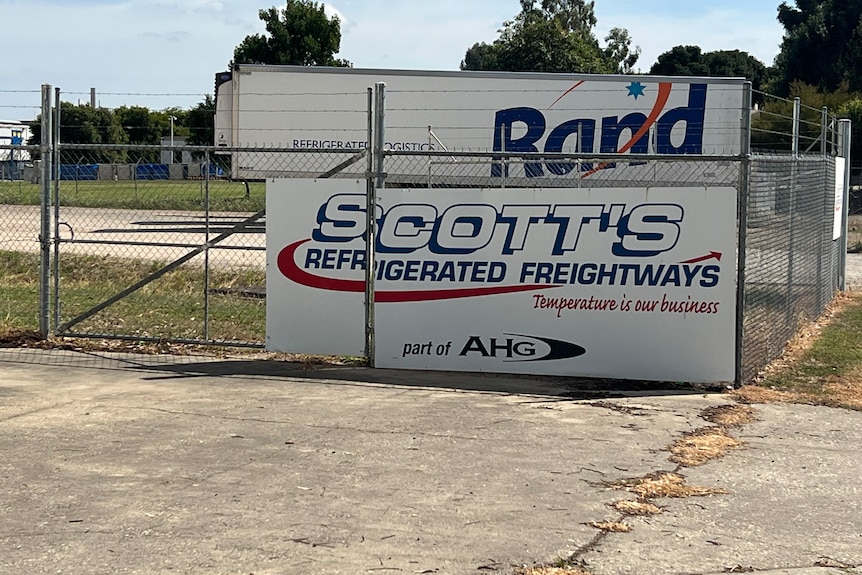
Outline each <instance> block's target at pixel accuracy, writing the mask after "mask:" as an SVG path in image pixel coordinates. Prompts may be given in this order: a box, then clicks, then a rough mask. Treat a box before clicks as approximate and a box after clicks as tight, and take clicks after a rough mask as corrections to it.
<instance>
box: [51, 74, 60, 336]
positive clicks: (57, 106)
mask: <svg viewBox="0 0 862 575" xmlns="http://www.w3.org/2000/svg"><path fill="white" fill-rule="evenodd" d="M54 165H56V166H59V165H60V88H55V89H54ZM53 274H54V333H55V334H56V332H57V326H59V325H60V178H56V179H55V180H54V268H53Z"/></svg>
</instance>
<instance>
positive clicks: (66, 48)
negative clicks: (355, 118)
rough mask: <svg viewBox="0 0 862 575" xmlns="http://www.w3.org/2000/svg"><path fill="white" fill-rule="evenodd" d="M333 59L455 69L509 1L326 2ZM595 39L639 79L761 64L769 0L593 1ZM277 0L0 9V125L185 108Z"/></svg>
mask: <svg viewBox="0 0 862 575" xmlns="http://www.w3.org/2000/svg"><path fill="white" fill-rule="evenodd" d="M325 4H326V9H327V11H328V12H329V13H331V14H338V15H339V17H340V19H341V22H342V27H341V30H342V39H341V52H340V53H339V57H341V58H346V59H347V60H349V61H350V62H352V63H353V66H354V67H356V68H387V69H411V70H457V69H458V66H459V64H460V63H461V59H462V58H463V57H464V53H465V52H466V50H467V48H469V47H470V46H472V45H473V44H474V43H476V42H492V41H493V40H494V39H496V38H497V36H498V30H499V29H500V27H501V26H502V24H503V22H504V21H506V20H509V19H511V18H512V17H513V16H515V15H516V14H517V13H518V11H519V9H520V7H519V2H518V0H331V2H326V3H325ZM595 4H596V17H597V19H598V25H597V26H596V29H595V34H596V36H597V37H598V38H599V39H600V40H601V39H603V38H604V37H605V35H606V34H607V32H608V30H610V29H611V28H614V27H622V28H627V29H628V30H629V32H630V33H631V36H632V38H633V43H634V45H636V46H639V47H640V48H641V50H642V54H641V57H640V59H639V61H638V64H637V65H636V68H639V69H640V70H641V71H643V72H647V71H649V68H650V67H651V66H652V64H653V63H654V62H655V61H656V59H657V57H658V56H659V55H660V54H661V53H663V52H666V51H667V50H669V49H670V48H672V47H673V46H676V45H681V44H692V45H697V46H700V47H701V48H702V49H703V50H704V51H712V50H734V49H738V50H743V51H746V52H749V53H750V54H752V55H753V56H755V57H757V58H758V59H759V60H761V61H762V62H764V63H765V64H767V65H770V64H772V62H773V60H774V58H775V55H776V54H777V53H778V47H779V45H780V43H781V37H782V32H783V29H782V28H781V26H780V24H779V23H778V21H777V20H776V15H777V8H778V5H779V4H780V0H701V1H699V2H698V1H692V0H596V2H595ZM283 5H284V0H173V1H170V0H0V22H2V23H3V44H2V46H3V47H2V56H0V62H2V64H0V69H2V71H3V73H2V74H0V119H5V120H10V119H15V120H29V119H33V118H35V116H36V115H37V114H38V113H39V107H40V101H41V100H40V99H41V96H40V93H39V92H40V87H41V85H42V84H51V85H52V86H55V87H60V88H61V93H62V96H61V97H62V99H63V100H64V101H70V102H75V103H77V102H79V101H80V102H88V101H89V98H90V88H95V89H96V92H97V101H98V104H99V105H100V106H105V107H109V108H115V107H119V106H123V105H129V106H131V105H141V106H147V107H149V108H151V109H154V110H163V109H165V108H168V107H171V106H178V107H181V108H189V107H192V106H194V105H195V104H196V103H198V102H200V101H201V100H203V98H204V95H205V94H207V93H210V94H211V93H212V91H213V80H214V76H215V73H216V72H219V71H222V70H225V69H227V64H228V62H229V61H230V60H231V57H232V55H233V49H234V47H235V46H236V45H237V44H239V43H240V42H241V41H242V40H243V38H245V37H246V36H247V35H249V34H255V33H260V32H263V31H264V27H263V22H261V21H260V19H259V18H258V10H259V9H261V8H269V7H270V6H283Z"/></svg>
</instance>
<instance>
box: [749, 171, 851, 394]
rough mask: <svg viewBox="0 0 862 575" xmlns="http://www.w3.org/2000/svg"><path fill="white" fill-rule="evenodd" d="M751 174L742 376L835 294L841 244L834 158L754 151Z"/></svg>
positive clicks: (778, 349)
mask: <svg viewBox="0 0 862 575" xmlns="http://www.w3.org/2000/svg"><path fill="white" fill-rule="evenodd" d="M749 182H750V185H749V190H748V225H747V227H746V229H745V233H744V236H743V237H742V244H743V245H744V246H745V267H746V281H745V296H744V301H743V311H744V313H743V318H744V320H743V334H744V335H743V341H742V348H741V349H742V371H743V380H744V381H748V380H750V379H751V378H752V377H754V376H755V375H756V374H757V371H758V370H759V369H760V368H762V367H763V366H764V365H766V364H767V363H768V362H769V361H770V360H772V359H774V358H776V357H777V356H779V355H780V354H781V352H782V351H783V350H784V346H785V344H786V343H787V342H788V341H789V340H790V339H791V338H792V337H793V336H794V334H795V333H796V331H797V329H799V327H800V326H801V325H803V323H804V322H806V321H811V320H814V319H816V318H817V317H818V316H819V315H820V314H821V313H822V312H823V310H824V309H825V308H826V305H827V304H828V303H829V302H831V301H832V298H833V294H834V293H835V291H836V290H837V289H838V288H839V285H838V279H839V273H838V266H839V264H840V250H841V249H842V247H843V245H842V243H841V242H839V241H835V240H833V227H834V226H833V223H834V218H835V211H834V208H835V159H834V158H832V157H819V156H818V157H800V158H793V157H792V156H786V155H785V156H781V155H756V156H754V157H753V159H752V161H751V170H750V177H749Z"/></svg>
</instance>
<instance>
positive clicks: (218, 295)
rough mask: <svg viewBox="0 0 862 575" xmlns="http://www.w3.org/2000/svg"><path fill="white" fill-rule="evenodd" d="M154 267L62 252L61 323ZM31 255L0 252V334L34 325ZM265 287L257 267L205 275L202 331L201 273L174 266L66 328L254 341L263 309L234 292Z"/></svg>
mask: <svg viewBox="0 0 862 575" xmlns="http://www.w3.org/2000/svg"><path fill="white" fill-rule="evenodd" d="M159 267H161V264H159V263H153V262H149V261H143V260H132V259H125V258H104V257H94V256H77V255H66V256H64V257H63V261H62V268H61V270H62V272H61V281H60V286H61V287H60V301H61V322H62V321H68V320H70V319H72V318H73V317H75V316H76V315H79V314H81V313H83V312H85V311H87V310H88V309H90V308H91V307H92V306H94V305H96V304H98V303H100V302H102V301H104V300H105V299H107V298H108V297H110V296H112V295H114V294H116V293H118V292H120V291H121V290H123V289H125V288H126V287H128V286H130V285H132V284H133V283H135V282H137V281H138V280H140V279H142V278H144V277H146V276H147V275H149V274H150V273H152V272H154V271H156V270H157V269H159ZM38 269H39V259H38V255H36V254H22V253H17V252H3V251H0V332H3V331H5V332H9V331H13V330H27V329H36V328H37V327H38V318H37V313H38V311H37V310H38V301H39V298H38ZM263 285H265V272H264V270H262V269H261V270H248V269H242V270H212V271H211V272H210V284H209V293H208V295H209V309H208V314H209V317H208V319H209V324H208V327H209V332H208V333H205V331H204V314H205V304H204V299H205V298H204V293H205V286H204V271H203V269H201V268H199V267H196V266H185V267H180V268H178V269H177V270H174V271H173V272H171V273H169V274H166V275H165V276H163V277H161V278H159V279H157V280H155V281H153V282H152V283H150V284H148V285H146V286H144V287H143V288H141V289H140V290H138V291H137V292H135V293H133V294H131V295H129V296H128V297H126V298H124V299H122V300H120V301H119V302H117V303H115V304H113V305H112V306H109V307H108V308H106V309H105V310H103V311H101V312H100V313H98V314H96V315H95V316H93V317H92V318H90V319H88V320H85V321H84V322H83V323H81V324H79V325H76V326H74V327H73V328H72V331H74V332H78V333H87V334H115V335H123V336H128V337H148V338H149V337H154V338H161V339H169V338H183V339H201V338H204V337H205V336H208V337H209V339H214V340H229V341H247V342H257V343H262V342H263V340H264V336H265V333H266V305H265V300H264V299H261V298H249V297H244V296H243V295H241V290H242V288H249V287H261V286H263Z"/></svg>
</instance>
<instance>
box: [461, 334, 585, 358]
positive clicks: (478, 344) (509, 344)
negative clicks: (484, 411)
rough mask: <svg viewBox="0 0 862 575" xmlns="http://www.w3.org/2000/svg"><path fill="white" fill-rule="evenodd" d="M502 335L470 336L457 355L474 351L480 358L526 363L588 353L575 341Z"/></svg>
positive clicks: (466, 354) (465, 355)
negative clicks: (503, 336) (488, 336)
mask: <svg viewBox="0 0 862 575" xmlns="http://www.w3.org/2000/svg"><path fill="white" fill-rule="evenodd" d="M504 335H505V336H506V337H505V338H496V337H491V338H483V337H482V336H479V335H471V336H470V337H469V338H468V339H467V342H466V343H465V344H464V347H463V348H462V349H461V352H460V353H459V355H460V356H461V357H467V356H468V355H469V354H474V353H477V354H479V355H481V356H482V357H493V358H497V357H503V358H506V361H509V362H525V361H552V360H559V359H571V358H573V357H578V356H581V355H584V354H585V353H586V352H587V350H586V349H584V348H583V347H581V346H579V345H577V344H574V343H571V342H568V341H562V340H559V339H552V338H549V337H539V336H535V335H521V334H517V333H507V334H504ZM542 353H543V355H540V354H542Z"/></svg>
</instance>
